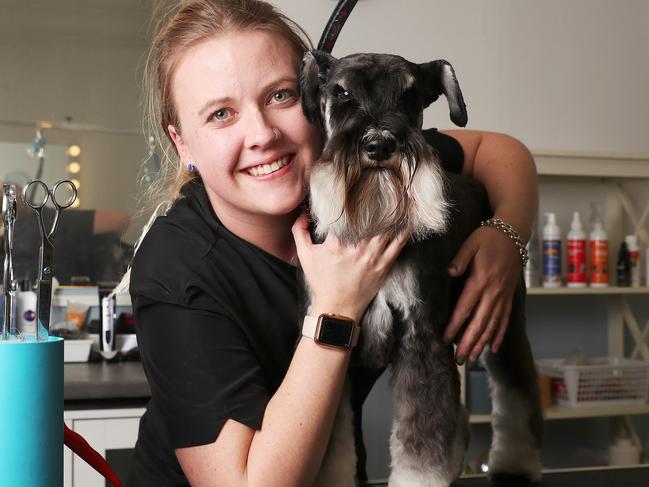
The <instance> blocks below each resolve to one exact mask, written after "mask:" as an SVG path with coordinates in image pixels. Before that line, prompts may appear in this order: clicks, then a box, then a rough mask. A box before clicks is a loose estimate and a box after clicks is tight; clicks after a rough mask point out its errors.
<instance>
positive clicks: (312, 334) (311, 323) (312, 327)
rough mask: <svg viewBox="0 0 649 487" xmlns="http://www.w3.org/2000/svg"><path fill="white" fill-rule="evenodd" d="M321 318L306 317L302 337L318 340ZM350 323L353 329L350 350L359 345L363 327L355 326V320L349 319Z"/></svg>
mask: <svg viewBox="0 0 649 487" xmlns="http://www.w3.org/2000/svg"><path fill="white" fill-rule="evenodd" d="M320 316H323V315H320ZM320 316H310V315H306V316H305V317H304V322H303V323H302V336H304V337H307V338H311V339H312V340H316V332H317V331H318V323H319V322H320ZM325 316H326V315H325ZM338 318H341V317H338ZM349 321H350V323H351V325H350V326H351V327H352V341H351V345H350V348H354V347H355V346H356V345H357V344H358V337H359V335H360V332H361V327H360V326H358V325H357V324H355V323H354V321H353V320H351V319H349Z"/></svg>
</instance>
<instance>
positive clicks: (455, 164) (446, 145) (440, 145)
mask: <svg viewBox="0 0 649 487" xmlns="http://www.w3.org/2000/svg"><path fill="white" fill-rule="evenodd" d="M422 133H423V135H424V138H425V139H426V142H428V145H430V146H431V147H432V148H433V149H435V150H436V151H437V153H438V154H439V158H440V161H441V163H442V167H443V168H444V169H445V170H447V171H449V172H454V173H457V174H460V173H461V172H462V168H463V167H464V150H463V149H462V146H461V145H460V143H459V142H458V141H457V139H455V138H453V137H451V136H450V135H447V134H443V133H441V132H439V131H438V130H437V129H434V128H431V129H426V130H424V131H422Z"/></svg>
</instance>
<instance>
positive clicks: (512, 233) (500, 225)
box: [480, 218, 529, 267]
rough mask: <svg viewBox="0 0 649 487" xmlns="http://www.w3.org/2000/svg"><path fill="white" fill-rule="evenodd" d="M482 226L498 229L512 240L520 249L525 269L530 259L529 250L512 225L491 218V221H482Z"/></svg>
mask: <svg viewBox="0 0 649 487" xmlns="http://www.w3.org/2000/svg"><path fill="white" fill-rule="evenodd" d="M480 226H481V227H492V228H496V229H498V230H500V231H501V232H503V233H504V234H505V235H507V236H508V237H509V238H511V239H512V240H513V241H514V244H515V245H516V248H517V249H518V253H519V255H520V256H521V261H522V262H523V267H525V264H527V260H528V259H529V255H528V254H527V249H526V248H525V244H524V243H523V240H521V237H520V235H519V234H518V232H517V231H516V230H514V228H513V227H512V226H511V225H508V224H507V223H505V222H504V221H502V220H501V219H500V218H489V220H483V221H481V222H480Z"/></svg>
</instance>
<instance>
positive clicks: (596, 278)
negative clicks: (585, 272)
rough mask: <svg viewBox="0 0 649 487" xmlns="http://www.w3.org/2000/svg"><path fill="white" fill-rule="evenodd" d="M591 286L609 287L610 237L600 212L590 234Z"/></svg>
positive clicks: (597, 213)
mask: <svg viewBox="0 0 649 487" xmlns="http://www.w3.org/2000/svg"><path fill="white" fill-rule="evenodd" d="M589 250H590V259H589V267H590V286H591V287H607V286H608V235H607V234H606V231H605V230H604V225H603V224H602V220H601V217H600V214H599V212H596V215H595V221H594V223H593V230H592V231H591V232H590V249H589Z"/></svg>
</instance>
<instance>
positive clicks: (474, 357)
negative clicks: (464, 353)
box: [469, 353, 479, 363]
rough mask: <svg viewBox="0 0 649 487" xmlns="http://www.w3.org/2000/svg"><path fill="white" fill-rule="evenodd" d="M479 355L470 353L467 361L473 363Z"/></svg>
mask: <svg viewBox="0 0 649 487" xmlns="http://www.w3.org/2000/svg"><path fill="white" fill-rule="evenodd" d="M478 357H479V355H478V354H477V353H472V354H471V356H470V357H469V361H470V362H471V363H475V362H476V361H477V360H478Z"/></svg>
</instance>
